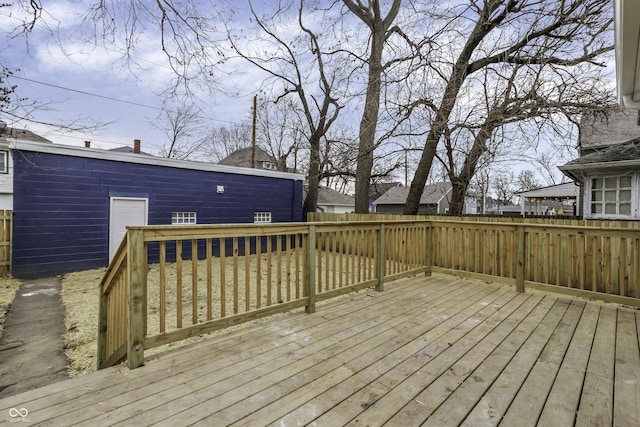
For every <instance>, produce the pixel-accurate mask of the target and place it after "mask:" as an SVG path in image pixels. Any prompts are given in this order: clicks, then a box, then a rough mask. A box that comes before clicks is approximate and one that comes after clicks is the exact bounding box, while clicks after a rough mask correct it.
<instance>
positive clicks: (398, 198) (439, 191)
mask: <svg viewBox="0 0 640 427" xmlns="http://www.w3.org/2000/svg"><path fill="white" fill-rule="evenodd" d="M409 190H410V187H392V188H390V189H389V190H388V191H387V192H386V193H384V194H383V195H382V196H380V197H379V198H378V199H377V200H376V204H377V205H404V204H405V203H406V202H407V196H408V195H409ZM449 191H451V183H450V182H439V183H436V184H430V185H426V186H425V187H424V191H423V192H422V196H420V204H421V205H434V204H437V203H438V202H439V201H440V199H442V197H443V196H444V195H446V194H447V193H448V192H449Z"/></svg>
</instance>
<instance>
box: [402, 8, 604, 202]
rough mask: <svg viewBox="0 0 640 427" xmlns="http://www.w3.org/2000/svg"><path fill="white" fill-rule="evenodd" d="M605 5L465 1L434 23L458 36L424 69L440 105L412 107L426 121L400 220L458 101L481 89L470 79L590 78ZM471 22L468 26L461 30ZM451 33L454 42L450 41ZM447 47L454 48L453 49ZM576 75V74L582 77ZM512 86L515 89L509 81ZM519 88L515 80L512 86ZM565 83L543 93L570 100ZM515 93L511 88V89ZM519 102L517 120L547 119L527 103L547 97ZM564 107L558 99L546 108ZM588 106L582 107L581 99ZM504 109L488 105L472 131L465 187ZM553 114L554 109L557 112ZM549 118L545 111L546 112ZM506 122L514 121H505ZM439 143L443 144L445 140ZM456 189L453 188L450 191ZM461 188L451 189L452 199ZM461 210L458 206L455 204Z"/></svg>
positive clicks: (600, 45)
mask: <svg viewBox="0 0 640 427" xmlns="http://www.w3.org/2000/svg"><path fill="white" fill-rule="evenodd" d="M609 3H610V2H609V1H607V0H572V1H563V2H538V1H524V0H493V1H486V2H482V3H477V2H475V1H470V2H469V3H468V4H467V5H466V6H461V7H458V8H450V9H448V10H447V11H446V12H445V13H444V14H442V15H440V16H437V17H435V18H436V19H437V20H438V22H444V24H442V25H443V26H445V27H447V28H450V31H451V32H450V33H449V36H450V37H457V38H458V39H460V38H461V35H464V37H463V40H464V42H463V44H462V45H461V46H460V48H459V50H458V52H457V53H456V54H453V56H452V57H455V60H453V61H450V60H448V58H447V57H444V56H443V57H441V58H430V59H431V61H430V62H427V63H425V67H426V68H425V69H431V70H432V75H433V76H434V77H438V78H440V79H442V81H443V91H442V93H441V96H440V97H439V98H440V101H439V103H436V102H434V101H433V99H432V98H431V97H425V98H421V99H418V100H416V101H415V102H414V103H413V104H421V105H425V106H426V107H427V108H429V109H431V111H432V114H433V120H432V123H431V129H430V131H429V133H428V135H427V138H426V142H425V144H424V151H423V153H422V157H421V159H420V162H419V164H418V166H417V169H416V173H415V175H414V178H413V180H412V183H411V189H410V192H409V195H408V198H407V202H406V205H405V211H404V213H405V214H416V213H417V211H418V206H419V200H420V196H421V194H422V191H423V188H424V185H425V183H426V181H427V178H428V176H429V172H430V170H431V165H432V163H433V159H434V158H435V156H436V153H437V148H438V145H439V142H440V141H441V139H442V138H443V137H445V134H446V133H447V132H449V129H451V128H452V127H453V126H452V125H451V123H450V120H451V118H452V114H453V112H454V110H455V108H456V105H457V102H458V99H459V97H460V96H463V95H466V94H468V90H469V89H470V88H473V87H474V84H475V86H476V87H477V89H479V90H483V89H484V90H486V89H487V88H488V87H489V84H484V88H482V86H479V87H478V86H477V82H474V81H473V80H471V79H469V77H470V76H473V75H474V74H475V73H477V72H479V71H481V70H486V69H487V68H488V67H493V70H494V72H496V73H499V74H503V75H505V76H507V77H506V78H507V80H509V77H508V76H511V75H512V74H511V72H510V70H511V69H513V68H514V67H523V69H526V70H533V73H534V74H537V75H540V76H542V75H544V74H548V75H554V76H558V75H563V76H569V77H568V78H569V79H571V78H575V79H580V78H585V80H586V81H590V80H591V79H592V76H593V74H589V72H590V71H591V70H593V69H594V68H595V67H597V66H598V65H602V64H599V63H598V62H597V61H598V59H599V58H601V56H602V55H603V54H605V53H607V52H610V51H611V50H612V49H613V45H612V43H611V40H610V38H609V33H608V32H609V31H610V29H611V25H612V17H611V13H609V12H610V4H609ZM467 22H471V25H467V24H465V23H467ZM451 33H453V34H454V35H455V36H452V34H451ZM449 46H453V47H456V44H455V43H453V44H450V45H449ZM452 53H453V52H452ZM581 74H582V75H581ZM513 82H516V80H515V79H513ZM517 83H518V84H519V81H518V82H517ZM564 83H565V81H564V80H562V81H559V82H553V81H551V82H547V83H546V84H547V86H549V85H553V84H557V85H558V86H557V89H558V91H559V92H561V93H562V94H563V95H571V90H567V91H566V92H564V89H566V88H565V87H564ZM513 86H514V87H517V85H516V84H514V85H513ZM505 95H507V96H506V97H503V100H504V101H509V100H510V99H511V98H512V96H511V92H505ZM524 95H525V96H516V97H515V99H517V103H520V104H521V105H522V107H520V108H525V109H530V114H528V115H524V116H522V114H521V113H518V112H516V111H514V112H515V116H516V117H518V115H521V116H522V117H521V119H522V120H524V119H527V118H531V117H540V118H543V119H544V118H547V119H548V118H549V117H550V115H549V114H547V115H546V116H545V114H536V110H535V108H536V106H535V105H529V104H530V103H531V102H534V103H535V102H540V101H541V98H544V95H546V93H538V92H537V88H533V89H532V90H531V91H530V92H529V93H527V92H526V91H525V94H524ZM556 101H557V102H564V101H563V97H559V98H556V99H554V100H553V102H556ZM581 101H582V102H583V103H588V100H586V99H583V100H581ZM517 103H516V105H515V106H514V105H512V103H511V102H505V103H499V104H492V107H491V108H494V109H495V111H496V114H490V110H487V111H486V115H485V120H484V121H480V122H479V124H478V125H476V126H475V129H476V132H475V136H474V144H472V145H471V146H470V147H471V151H469V155H468V156H467V159H468V160H469V164H468V165H467V166H466V168H467V170H466V171H465V172H464V175H465V176H464V180H465V181H467V185H468V178H469V177H472V176H473V172H474V167H473V163H474V161H476V160H477V159H478V158H479V157H480V155H481V153H482V152H483V151H486V148H485V147H484V146H485V145H486V144H485V143H486V141H488V140H489V139H490V138H491V136H492V134H493V131H494V130H496V129H497V128H498V127H502V123H501V120H502V119H503V118H504V117H505V114H504V113H500V114H498V112H500V110H503V111H505V110H508V109H510V108H515V107H517V105H518V104H517ZM556 107H558V108H560V106H559V105H556ZM547 113H548V110H547ZM506 117H507V120H513V119H514V116H513V115H507V116H506ZM445 139H446V137H445ZM455 185H456V183H454V186H455ZM462 188H464V184H463V185H458V194H460V189H462ZM460 206H461V204H460Z"/></svg>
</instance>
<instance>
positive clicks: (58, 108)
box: [0, 1, 261, 151]
mask: <svg viewBox="0 0 640 427" xmlns="http://www.w3.org/2000/svg"><path fill="white" fill-rule="evenodd" d="M82 3H83V2H68V1H66V2H57V3H56V2H54V3H48V4H46V7H48V8H49V9H47V10H48V11H49V12H50V14H51V15H52V16H56V17H57V19H58V21H59V25H60V32H61V34H63V37H64V36H65V35H66V34H67V33H68V32H69V31H74V32H76V33H77V29H76V28H74V27H73V26H72V25H71V24H70V25H67V26H65V24H64V23H65V22H78V20H79V18H78V17H79V16H80V14H81V13H82V12H83V11H84V10H86V5H84V8H83V4H82ZM84 3H86V2H84ZM21 16H24V14H23V13H22V12H21V11H20V10H19V9H17V8H15V7H8V8H0V31H1V33H0V34H1V35H0V52H2V53H1V54H0V55H1V61H0V63H2V64H3V65H5V66H8V67H10V68H12V69H13V70H14V76H13V77H12V79H11V83H12V84H14V85H17V92H16V93H17V94H18V96H20V97H22V98H26V101H25V102H26V103H29V102H32V101H37V102H40V103H42V104H43V105H45V107H44V108H41V109H39V110H38V111H35V112H34V117H35V118H36V120H37V121H42V122H53V123H66V122H71V121H74V120H76V119H79V120H81V121H84V119H86V118H89V119H91V120H92V121H96V122H99V123H102V124H104V125H103V126H102V127H100V128H98V129H95V130H92V131H90V132H69V131H67V130H61V129H52V128H50V127H47V126H44V125H40V124H37V123H28V122H20V123H14V124H12V125H13V126H15V127H23V128H28V129H30V130H32V131H34V132H36V133H38V134H40V135H42V136H44V137H46V138H48V139H50V140H52V141H53V142H55V143H59V144H69V145H84V141H85V140H90V141H91V142H92V147H97V148H112V147H117V146H122V145H133V140H134V139H140V140H142V146H143V150H144V149H145V147H146V148H147V150H151V147H153V149H157V148H158V147H159V145H160V144H161V141H162V140H163V135H162V133H161V132H160V131H159V130H158V129H157V128H155V127H154V126H153V125H152V124H151V123H150V121H153V120H154V119H155V118H156V116H157V115H158V114H159V113H160V112H161V110H162V108H163V98H162V97H161V96H158V93H159V92H160V91H162V90H163V89H164V88H165V87H166V86H167V82H168V81H169V80H170V79H171V78H172V71H171V69H170V67H169V66H168V62H167V58H166V56H165V55H164V54H163V53H162V52H161V51H160V49H159V34H158V33H149V34H144V35H143V36H142V37H140V40H139V42H138V44H137V48H136V52H135V53H134V54H133V59H134V60H135V61H136V62H137V67H136V69H135V71H134V72H132V70H130V69H128V68H127V66H126V65H127V64H126V63H125V61H123V60H122V57H121V56H120V55H119V54H118V53H117V52H116V51H115V49H113V50H110V49H108V48H104V47H95V48H91V49H89V46H90V45H89V44H84V45H83V44H81V43H79V42H77V41H72V40H70V39H68V38H67V39H63V40H62V41H60V42H59V41H58V40H56V37H54V36H53V35H52V34H51V31H49V30H48V29H47V28H45V27H44V26H43V25H41V24H37V25H36V27H35V29H34V30H33V31H32V32H31V33H30V34H29V38H28V39H25V38H24V37H22V36H21V35H16V36H15V37H7V36H6V34H7V33H10V32H14V33H15V30H14V29H15V27H16V26H17V25H19V24H20V22H21V21H20V17H21ZM45 18H46V19H49V20H50V21H52V20H51V18H50V17H49V16H45ZM237 66H238V62H237V61H236V62H233V63H231V64H229V66H228V68H227V69H228V70H229V72H230V73H231V74H230V75H227V76H226V84H227V88H229V89H232V90H233V91H234V92H235V96H233V97H228V96H225V95H224V94H222V93H218V94H216V95H215V97H211V96H209V95H208V94H206V95H205V94H203V93H199V94H198V95H199V98H200V103H199V104H200V105H201V106H202V107H203V108H204V112H205V114H206V115H207V117H208V120H209V121H210V122H213V123H219V124H221V125H224V124H229V123H239V122H243V121H246V120H248V119H250V116H251V109H252V102H253V101H252V97H253V95H254V94H256V93H257V92H258V91H259V89H260V82H261V78H260V77H258V76H257V74H258V73H257V72H256V73H252V72H250V70H248V69H247V68H246V67H245V68H244V69H243V70H242V72H239V71H238V70H237ZM214 77H215V76H214ZM87 123H88V122H87ZM151 151H153V150H151Z"/></svg>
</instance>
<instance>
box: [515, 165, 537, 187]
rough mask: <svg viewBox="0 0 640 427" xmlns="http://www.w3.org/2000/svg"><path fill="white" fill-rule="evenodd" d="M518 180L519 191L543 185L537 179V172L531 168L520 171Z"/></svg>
mask: <svg viewBox="0 0 640 427" xmlns="http://www.w3.org/2000/svg"><path fill="white" fill-rule="evenodd" d="M516 182H517V185H518V191H531V190H535V189H536V188H540V187H541V185H540V182H538V180H537V179H536V174H535V173H534V172H533V171H532V170H530V169H526V170H523V171H520V172H519V173H518V176H517V177H516Z"/></svg>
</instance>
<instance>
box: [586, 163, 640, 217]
mask: <svg viewBox="0 0 640 427" xmlns="http://www.w3.org/2000/svg"><path fill="white" fill-rule="evenodd" d="M623 176H631V214H630V215H620V214H607V213H600V214H596V213H591V196H592V191H593V180H594V179H595V178H602V179H606V178H620V177H623ZM585 184H586V185H585V193H584V204H583V205H584V212H585V218H590V219H621V220H627V219H639V218H640V173H638V172H634V173H632V174H629V173H618V174H607V175H604V174H598V175H590V176H588V177H587V180H586V183H585Z"/></svg>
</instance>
